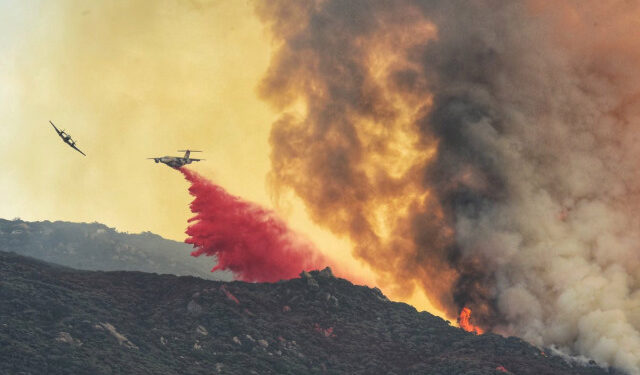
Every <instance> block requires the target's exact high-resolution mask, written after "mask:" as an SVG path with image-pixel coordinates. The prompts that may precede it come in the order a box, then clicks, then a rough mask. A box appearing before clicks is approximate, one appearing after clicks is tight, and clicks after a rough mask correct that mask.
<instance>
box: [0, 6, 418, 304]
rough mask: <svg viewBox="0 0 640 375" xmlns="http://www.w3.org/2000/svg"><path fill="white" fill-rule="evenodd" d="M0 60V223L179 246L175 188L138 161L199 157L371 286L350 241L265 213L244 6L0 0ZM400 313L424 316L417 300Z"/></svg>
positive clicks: (268, 117)
mask: <svg viewBox="0 0 640 375" xmlns="http://www.w3.org/2000/svg"><path fill="white" fill-rule="evenodd" d="M0 51H1V52H0V54H2V55H1V57H2V58H1V59H0V117H1V118H2V123H1V124H0V153H1V155H2V159H3V161H4V162H3V168H2V169H1V170H0V181H2V183H1V184H0V195H1V196H2V197H3V200H2V203H3V204H2V205H0V217H4V218H14V217H20V218H22V219H25V220H66V221H75V222H93V221H98V222H102V223H104V224H107V225H109V226H114V227H116V228H117V229H119V230H121V231H129V232H140V231H146V230H149V231H152V232H154V233H158V234H160V235H162V236H164V237H166V238H170V239H175V240H179V241H182V240H184V238H185V235H184V231H185V229H186V225H187V219H188V218H189V216H190V215H191V213H190V211H189V208H188V204H189V202H190V201H191V197H190V196H189V195H188V193H187V183H186V182H185V181H184V180H183V179H182V177H181V176H180V175H179V174H177V173H175V171H173V170H171V169H169V168H167V167H165V166H162V165H156V164H155V163H153V162H152V161H150V160H146V158H147V157H152V156H163V155H177V154H178V153H177V152H176V150H178V149H184V148H192V149H198V150H204V151H205V153H204V154H201V155H198V157H203V158H205V159H207V160H206V161H204V162H201V163H200V164H198V165H195V166H194V167H193V168H194V169H195V170H197V171H198V172H200V173H202V174H203V175H205V176H207V177H209V178H211V179H212V180H214V181H215V182H217V183H219V184H220V185H222V186H224V187H225V188H226V189H227V190H228V191H230V192H231V193H233V194H235V195H239V196H242V197H243V198H245V199H248V200H251V201H255V202H258V203H260V204H262V205H265V206H267V207H271V208H274V209H276V210H277V211H278V212H279V213H280V214H281V215H282V216H283V217H284V218H285V219H286V220H287V222H288V223H289V225H290V226H292V227H293V228H294V229H296V230H298V231H300V232H302V233H304V234H305V235H307V236H309V237H310V238H311V239H312V240H313V242H314V243H316V244H317V245H318V247H319V248H321V249H322V250H323V251H324V252H326V253H327V254H329V255H330V256H331V257H333V258H337V259H339V261H340V262H342V263H345V264H349V265H350V267H352V268H353V269H357V270H358V273H359V274H361V275H363V277H364V278H368V279H371V271H369V270H368V268H366V267H365V266H363V265H362V263H361V262H359V261H356V260H354V259H353V258H352V257H351V255H350V244H349V243H348V242H347V241H346V240H343V239H338V238H336V237H335V236H333V235H331V234H330V233H329V232H328V231H326V230H324V229H322V228H320V227H318V226H316V225H314V224H313V223H312V222H311V221H310V220H309V218H308V217H307V215H306V214H305V212H304V209H303V208H302V205H301V203H300V202H299V201H297V200H296V199H295V198H293V197H289V198H288V199H284V200H282V201H281V202H279V204H278V206H277V207H273V206H274V204H273V202H272V200H271V198H270V194H269V188H268V179H267V176H268V172H269V168H270V161H269V152H270V149H269V145H268V136H269V131H270V124H271V123H272V122H273V120H274V119H275V113H274V112H273V111H272V110H271V109H270V108H269V107H268V106H267V104H265V103H263V102H261V101H260V100H259V99H258V98H257V95H256V86H257V84H258V83H259V82H260V79H261V78H262V77H263V75H264V72H265V70H266V68H267V66H268V64H269V58H270V56H271V53H272V46H271V44H270V41H269V39H268V37H267V36H266V33H265V30H264V28H263V26H262V25H261V24H260V22H259V21H258V20H257V19H256V17H255V16H254V13H253V7H252V5H251V4H250V3H248V2H244V1H224V2H222V1H221V2H211V3H210V2H205V1H198V0H191V1H178V0H164V1H152V0H149V1H141V0H137V1H131V0H116V1H108V2H107V1H102V2H86V1H79V0H78V1H75V0H64V1H56V2H47V1H22V0H9V1H7V0H4V1H2V2H0ZM49 120H52V121H53V122H54V123H56V125H58V126H59V127H60V128H64V129H66V130H67V131H68V132H69V133H70V134H71V135H72V136H73V138H74V139H75V140H76V141H77V145H78V147H79V148H80V149H82V150H83V151H84V152H85V153H86V154H87V157H86V158H85V157H82V155H80V154H78V153H77V152H75V151H73V150H72V149H70V148H69V147H67V146H65V145H64V144H63V143H62V142H61V140H60V139H59V138H58V137H57V136H56V134H55V133H54V131H53V129H52V128H51V126H50V125H49V124H48V121H49ZM203 261H208V260H205V259H203ZM392 297H393V296H392ZM411 302H413V303H414V304H415V305H416V306H418V307H428V306H429V305H428V302H427V301H426V299H425V298H424V296H417V297H414V298H413V299H412V300H411Z"/></svg>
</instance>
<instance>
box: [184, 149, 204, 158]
mask: <svg viewBox="0 0 640 375" xmlns="http://www.w3.org/2000/svg"><path fill="white" fill-rule="evenodd" d="M178 152H184V158H185V159H189V155H191V153H192V152H202V151H196V150H178Z"/></svg>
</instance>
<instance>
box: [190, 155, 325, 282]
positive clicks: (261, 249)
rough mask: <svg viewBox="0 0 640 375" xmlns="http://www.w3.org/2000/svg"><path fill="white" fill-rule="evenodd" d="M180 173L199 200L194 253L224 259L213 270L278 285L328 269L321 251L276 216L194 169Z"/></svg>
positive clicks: (196, 201)
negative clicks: (283, 281)
mask: <svg viewBox="0 0 640 375" xmlns="http://www.w3.org/2000/svg"><path fill="white" fill-rule="evenodd" d="M180 171H181V172H182V173H183V174H184V176H185V178H186V179H187V180H188V181H189V182H190V183H191V187H190V188H189V193H191V195H193V196H194V197H195V198H194V200H193V202H192V203H191V211H192V212H193V213H194V214H195V216H194V217H193V218H191V219H190V220H189V221H190V222H191V224H190V225H189V227H188V228H187V235H189V238H187V240H186V241H185V242H187V243H189V244H192V245H193V246H194V247H195V248H196V250H194V251H193V253H191V255H193V256H196V257H197V256H200V255H206V256H215V257H216V258H217V259H218V264H217V265H216V266H215V267H214V268H213V270H212V271H215V270H218V269H222V270H230V271H232V272H233V274H234V276H235V278H236V279H239V280H244V281H268V282H273V281H278V280H283V279H291V278H294V277H296V276H297V275H298V274H299V273H300V272H301V271H302V270H312V269H322V268H324V267H326V266H327V263H328V262H327V260H326V259H325V258H324V257H323V256H322V255H321V254H319V253H318V252H317V250H316V249H315V247H314V246H313V245H312V244H311V243H310V242H308V241H306V240H305V239H304V238H302V237H300V236H299V235H297V234H296V233H294V232H292V231H291V230H290V229H289V228H287V226H286V224H285V223H284V222H283V221H282V220H280V219H279V218H278V217H276V215H275V214H274V213H273V212H271V211H268V210H265V209H264V208H261V207H259V206H258V205H256V204H253V203H250V202H246V201H243V200H242V199H240V198H238V197H235V196H233V195H231V194H229V193H227V192H226V191H225V190H224V189H223V188H221V187H220V186H217V185H215V184H213V183H211V182H209V181H207V180H206V179H204V178H203V177H201V176H199V175H198V174H196V173H195V172H193V171H190V170H188V169H186V168H181V169H180Z"/></svg>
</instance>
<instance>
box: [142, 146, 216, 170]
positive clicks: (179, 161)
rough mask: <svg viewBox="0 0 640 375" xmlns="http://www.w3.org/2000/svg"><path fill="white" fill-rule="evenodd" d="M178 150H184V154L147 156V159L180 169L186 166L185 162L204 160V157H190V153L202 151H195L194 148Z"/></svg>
mask: <svg viewBox="0 0 640 375" xmlns="http://www.w3.org/2000/svg"><path fill="white" fill-rule="evenodd" d="M178 152H184V156H183V157H180V156H162V157H159V158H147V159H151V160H155V162H156V163H164V164H166V165H168V166H170V167H171V168H174V169H178V168H180V167H182V166H184V165H185V164H191V163H192V162H194V161H200V160H204V159H193V158H190V157H189V155H191V153H192V152H202V151H194V150H178Z"/></svg>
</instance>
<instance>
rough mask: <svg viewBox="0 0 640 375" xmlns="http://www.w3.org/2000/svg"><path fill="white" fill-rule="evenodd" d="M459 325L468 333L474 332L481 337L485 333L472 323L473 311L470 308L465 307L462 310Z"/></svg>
mask: <svg viewBox="0 0 640 375" xmlns="http://www.w3.org/2000/svg"><path fill="white" fill-rule="evenodd" d="M458 324H459V325H460V328H462V329H464V330H465V331H467V332H473V333H475V334H476V335H481V334H483V333H484V330H483V329H482V328H480V327H478V326H475V325H473V324H472V323H471V309H470V308H468V307H465V308H463V309H462V311H460V316H459V317H458Z"/></svg>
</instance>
